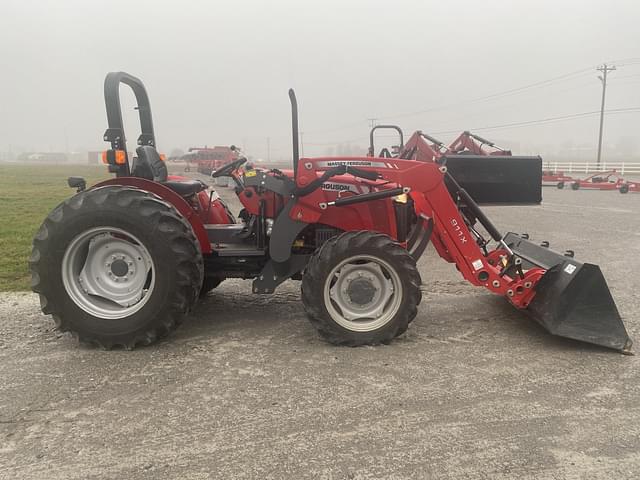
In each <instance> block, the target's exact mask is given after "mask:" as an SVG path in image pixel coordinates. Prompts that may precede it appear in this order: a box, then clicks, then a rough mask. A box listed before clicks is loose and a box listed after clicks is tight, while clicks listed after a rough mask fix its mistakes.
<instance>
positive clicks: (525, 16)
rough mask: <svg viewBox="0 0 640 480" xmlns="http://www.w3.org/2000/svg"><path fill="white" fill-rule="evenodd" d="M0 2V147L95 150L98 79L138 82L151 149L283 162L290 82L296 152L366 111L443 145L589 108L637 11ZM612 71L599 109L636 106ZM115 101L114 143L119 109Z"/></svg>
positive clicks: (637, 116)
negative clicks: (300, 140)
mask: <svg viewBox="0 0 640 480" xmlns="http://www.w3.org/2000/svg"><path fill="white" fill-rule="evenodd" d="M0 6H1V7H2V8H1V10H0V59H1V60H2V70H3V74H2V79H1V80H0V82H1V83H0V85H1V88H0V151H7V150H9V149H11V150H13V151H20V150H43V151H63V150H65V149H67V148H68V149H69V150H86V149H90V150H100V149H103V148H105V146H106V144H105V143H104V142H102V134H103V132H104V130H105V128H106V118H105V113H104V105H103V97H102V95H103V93H102V83H103V79H104V76H105V74H106V73H107V72H109V71H117V70H123V71H126V72H129V73H131V74H133V75H135V76H138V77H140V78H142V79H143V80H144V82H145V84H146V87H147V90H148V93H149V95H150V98H151V104H152V109H153V116H154V123H155V128H156V138H157V142H158V145H159V147H160V149H161V150H163V151H166V152H168V151H169V150H170V149H173V148H176V147H180V148H183V149H186V148H187V147H189V146H196V145H203V144H208V145H215V144H218V145H225V144H226V145H228V144H232V143H235V144H240V145H244V146H245V150H246V151H247V153H249V154H251V155H254V156H256V157H266V155H267V138H270V140H271V157H272V158H287V157H288V156H289V155H290V143H291V140H290V133H289V132H290V116H289V115H290V114H289V103H288V97H287V89H288V88H289V87H294V88H295V89H296V92H297V95H298V101H299V105H300V120H301V130H302V131H303V132H304V149H305V154H307V155H310V154H323V153H325V152H327V151H328V149H330V148H332V147H333V146H335V144H337V143H345V142H349V143H352V144H356V145H361V146H362V147H363V148H364V147H365V146H366V144H367V136H368V125H369V122H368V120H367V119H368V118H378V119H379V122H384V123H398V124H399V125H401V126H402V127H403V128H404V129H405V131H407V132H410V131H412V130H415V129H422V130H423V131H425V132H428V133H432V132H444V133H440V134H436V135H435V136H437V137H442V139H443V140H444V141H445V142H446V143H448V142H449V141H450V140H452V139H453V138H454V137H455V136H456V135H455V134H454V133H447V132H449V131H456V132H457V131H462V130H465V129H474V128H481V127H486V126H495V125H504V124H508V123H512V122H521V121H528V120H537V119H541V118H548V117H554V116H562V115H568V114H573V113H581V112H587V111H593V110H598V109H599V108H600V92H601V86H600V81H599V80H598V79H597V75H598V72H596V71H595V67H596V66H597V65H598V64H600V63H603V62H606V61H610V60H616V59H618V60H619V59H630V58H634V59H638V57H640V28H639V27H640V2H637V1H631V0H630V1H615V0H613V1H609V2H601V1H599V2H596V1H593V0H582V1H577V0H576V1H574V0H570V1H569V0H567V1H562V0H554V1H550V0H538V1H535V2H533V1H528V2H524V1H515V0H512V1H506V0H505V1H498V0H487V1H471V0H468V1H452V0H447V1H442V0H438V1H394V2H390V1H388V0H386V1H351V0H342V1H333V0H323V1H317V2H304V1H300V0H299V1H190V0H183V1H181V2H161V1H137V0H128V1H127V0H109V1H99V2H98V1H92V0H58V1H29V0H0ZM636 62H637V60H636ZM618 63H619V64H624V63H625V62H618ZM627 63H631V65H626V66H623V65H621V66H619V67H618V70H617V71H616V72H613V73H612V74H611V75H610V80H611V81H610V83H609V89H608V96H607V108H610V109H615V108H625V107H634V106H640V62H637V63H636V64H635V65H634V64H633V63H634V62H633V61H627ZM589 68H593V69H594V70H589V71H586V72H583V73H581V74H577V75H576V76H573V77H570V78H568V79H566V80H565V81H558V82H552V83H550V84H548V85H546V86H543V87H540V88H531V89H527V90H524V91H522V92H521V93H519V94H514V95H507V96H502V97H497V98H493V99H488V100H485V101H475V102H468V100H471V99H477V98H479V97H483V96H487V95H492V94H494V93H500V92H504V91H506V90H510V89H513V88H518V87H521V86H523V85H528V84H531V83H535V82H538V81H543V80H547V79H550V78H554V77H557V76H561V75H564V74H567V73H570V72H576V71H580V70H582V69H589ZM618 77H619V78H618ZM122 91H123V105H124V106H126V107H127V113H126V119H127V125H128V127H129V128H128V132H127V135H128V140H129V147H130V148H131V147H133V144H134V142H135V138H136V137H137V135H138V129H137V128H134V127H137V125H135V119H136V114H135V112H133V110H132V107H133V99H132V95H130V94H129V92H128V91H125V89H124V88H123V90H122ZM428 109H431V111H426V112H425V110H428ZM418 111H419V112H422V113H419V114H415V115H405V114H410V113H412V112H418ZM639 125H640V112H633V113H625V114H619V115H610V116H608V117H607V118H606V127H605V138H606V139H605V143H606V144H607V145H609V146H612V147H614V146H616V145H619V144H620V143H621V142H622V143H624V142H627V143H630V144H631V145H635V142H636V141H637V139H638V133H637V132H638V126H639ZM597 129H598V117H597V116H590V117H585V118H580V119H575V120H571V121H562V122H557V123H550V124H545V125H534V126H528V127H525V128H500V129H494V130H478V133H479V134H481V135H483V136H485V137H488V138H491V139H494V140H497V141H501V142H505V143H507V144H508V145H515V146H516V148H515V150H516V151H517V150H520V151H521V152H522V153H534V152H532V150H535V149H538V150H540V153H543V154H545V153H546V152H550V151H553V150H554V149H555V148H558V147H559V146H561V145H564V146H565V147H570V146H572V145H574V146H578V147H580V148H593V147H595V145H596V143H597ZM638 143H640V142H638ZM637 148H639V149H640V145H637ZM363 153H364V152H363Z"/></svg>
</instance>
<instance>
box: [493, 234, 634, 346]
mask: <svg viewBox="0 0 640 480" xmlns="http://www.w3.org/2000/svg"><path fill="white" fill-rule="evenodd" d="M505 242H506V243H507V245H509V246H510V248H511V249H512V250H513V252H514V253H515V254H516V255H518V256H519V257H520V258H522V260H523V266H525V267H527V266H528V265H537V266H540V267H542V268H545V269H546V270H547V272H546V273H545V274H544V276H543V277H542V278H541V279H540V281H539V282H538V283H537V284H536V285H535V287H534V288H535V291H536V295H535V297H534V298H533V300H532V301H531V303H530V304H529V306H528V307H527V310H526V311H527V313H528V314H529V315H530V316H531V317H533V319H534V320H536V321H537V322H538V323H539V324H540V325H542V326H543V327H544V328H545V329H546V330H547V331H549V333H551V334H553V335H558V336H560V337H567V338H571V339H574V340H580V341H583V342H588V343H593V344H596V345H601V346H603V347H607V348H612V349H615V350H619V351H621V352H622V353H630V352H631V344H632V341H631V339H630V338H629V335H628V334H627V331H626V329H625V327H624V324H623V323H622V318H621V317H620V314H619V313H618V309H617V307H616V304H615V302H614V301H613V298H612V296H611V292H610V291H609V287H608V286H607V282H606V280H605V279H604V276H603V275H602V271H601V270H600V267H598V266H597V265H593V264H590V263H580V262H577V261H575V260H574V259H573V258H572V257H568V256H565V255H562V254H559V253H556V252H554V251H552V250H549V249H548V248H546V247H541V246H539V245H537V244H534V243H533V242H530V241H528V240H526V239H524V238H521V237H519V236H518V235H516V234H514V233H509V234H507V235H506V236H505Z"/></svg>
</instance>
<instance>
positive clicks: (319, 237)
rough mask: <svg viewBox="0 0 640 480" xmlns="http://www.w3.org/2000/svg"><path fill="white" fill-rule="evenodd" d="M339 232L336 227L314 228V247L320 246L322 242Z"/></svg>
mask: <svg viewBox="0 0 640 480" xmlns="http://www.w3.org/2000/svg"><path fill="white" fill-rule="evenodd" d="M340 233H341V231H340V230H338V229H337V228H316V248H320V247H321V246H322V244H323V243H324V242H326V241H327V240H329V239H330V238H333V237H335V236H337V235H340Z"/></svg>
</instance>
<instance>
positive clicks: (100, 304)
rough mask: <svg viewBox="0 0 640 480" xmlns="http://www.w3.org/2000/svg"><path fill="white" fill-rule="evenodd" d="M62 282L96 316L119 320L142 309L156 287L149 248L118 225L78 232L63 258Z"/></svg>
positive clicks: (70, 294)
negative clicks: (116, 226)
mask: <svg viewBox="0 0 640 480" xmlns="http://www.w3.org/2000/svg"><path fill="white" fill-rule="evenodd" d="M62 283H63V285H64V288H65V290H66V291H67V294H68V295H69V297H70V298H71V300H73V302H74V303H75V304H76V305H77V306H78V307H80V308H81V309H82V310H84V311H85V312H87V313H89V314H90V315H93V316H94V317H98V318H102V319H106V320H117V319H120V318H124V317H128V316H130V315H132V314H134V313H135V312H137V311H138V310H140V309H141V308H142V307H143V306H144V305H145V304H146V303H147V301H148V300H149V298H150V297H151V293H152V292H153V288H154V286H155V268H154V265H153V261H152V259H151V255H150V254H149V251H148V250H147V248H146V247H145V246H144V244H143V243H142V242H141V241H140V240H138V238H136V237H135V236H133V235H131V234H130V233H127V232H125V231H124V230H122V229H120V228H115V227H97V228H92V229H90V230H87V231H85V232H83V233H81V234H80V235H77V236H76V237H75V238H74V239H73V240H72V241H71V243H70V244H69V246H68V247H67V249H66V251H65V254H64V257H63V258H62Z"/></svg>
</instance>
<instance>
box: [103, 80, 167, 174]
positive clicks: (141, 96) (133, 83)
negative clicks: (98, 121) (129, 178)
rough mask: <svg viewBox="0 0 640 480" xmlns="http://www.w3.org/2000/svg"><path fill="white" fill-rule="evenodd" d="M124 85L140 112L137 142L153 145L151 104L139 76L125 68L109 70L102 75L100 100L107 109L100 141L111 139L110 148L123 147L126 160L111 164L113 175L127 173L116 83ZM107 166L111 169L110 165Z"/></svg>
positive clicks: (124, 136) (128, 169)
mask: <svg viewBox="0 0 640 480" xmlns="http://www.w3.org/2000/svg"><path fill="white" fill-rule="evenodd" d="M121 83H124V84H125V85H128V86H129V87H130V88H131V90H133V93H134V95H135V97H136V103H137V107H136V109H137V110H138V115H139V116H140V132H141V133H140V136H139V137H138V142H137V143H138V145H140V146H144V145H149V146H152V147H155V146H156V139H155V134H154V132H153V120H152V117H151V104H150V103H149V96H148V95H147V91H146V89H145V88H144V85H143V83H142V80H140V79H139V78H136V77H134V76H133V75H129V74H128V73H125V72H110V73H108V74H107V76H106V78H105V79H104V103H105V107H106V109H107V125H108V127H107V130H106V131H105V132H104V137H103V138H104V141H105V142H110V143H111V149H112V150H124V152H125V157H126V162H125V163H124V164H123V165H115V168H114V169H113V171H114V172H115V173H116V176H124V175H129V174H130V168H129V158H128V153H127V138H126V135H125V132H124V124H123V122H122V106H121V105H120V84H121ZM110 170H111V169H110Z"/></svg>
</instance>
